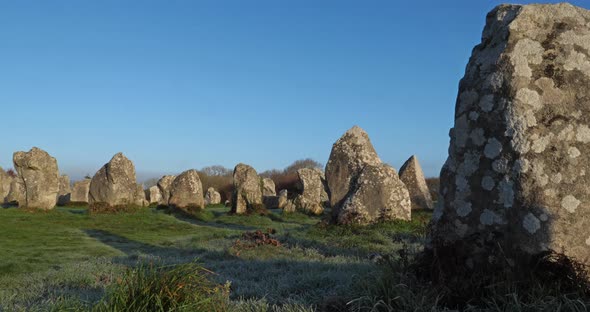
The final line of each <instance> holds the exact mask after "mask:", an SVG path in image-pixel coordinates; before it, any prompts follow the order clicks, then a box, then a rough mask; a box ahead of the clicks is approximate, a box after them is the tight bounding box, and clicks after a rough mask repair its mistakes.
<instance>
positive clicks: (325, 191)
mask: <svg viewBox="0 0 590 312" xmlns="http://www.w3.org/2000/svg"><path fill="white" fill-rule="evenodd" d="M314 170H316V171H317V172H318V174H319V175H320V179H321V181H322V186H323V187H322V194H321V196H320V198H321V200H322V203H323V205H324V206H327V207H329V206H330V195H329V194H328V192H329V189H328V181H326V175H325V174H324V171H323V170H320V169H317V168H315V169H314Z"/></svg>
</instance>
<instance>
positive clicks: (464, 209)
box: [455, 200, 473, 218]
mask: <svg viewBox="0 0 590 312" xmlns="http://www.w3.org/2000/svg"><path fill="white" fill-rule="evenodd" d="M472 210H473V209H472V208H471V203H468V202H466V201H464V200H455V211H456V212H457V215H458V216H459V217H462V218H465V217H467V216H468V215H469V214H470V213H471V211H472Z"/></svg>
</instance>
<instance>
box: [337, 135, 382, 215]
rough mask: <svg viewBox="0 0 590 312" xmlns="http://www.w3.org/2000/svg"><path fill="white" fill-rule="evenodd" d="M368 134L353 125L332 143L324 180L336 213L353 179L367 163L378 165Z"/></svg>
mask: <svg viewBox="0 0 590 312" xmlns="http://www.w3.org/2000/svg"><path fill="white" fill-rule="evenodd" d="M379 164H381V159H380V158H379V156H377V152H375V148H373V144H371V140H370V139H369V135H368V134H367V133H366V132H365V131H364V130H363V129H361V128H360V127H358V126H354V127H352V128H351V129H350V130H348V131H346V133H345V134H344V135H343V136H342V137H341V138H340V139H338V141H336V143H334V145H333V146H332V152H331V153H330V159H329V160H328V163H327V164H326V180H327V181H328V188H329V189H330V206H332V207H334V212H335V213H336V214H337V213H338V210H339V208H340V207H341V206H342V204H343V203H344V201H345V200H346V197H347V195H348V194H349V192H350V189H351V188H352V187H353V186H354V181H355V180H356V179H357V178H358V176H359V175H360V174H361V171H362V170H363V168H364V167H365V166H367V165H379Z"/></svg>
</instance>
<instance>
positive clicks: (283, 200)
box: [277, 190, 289, 209]
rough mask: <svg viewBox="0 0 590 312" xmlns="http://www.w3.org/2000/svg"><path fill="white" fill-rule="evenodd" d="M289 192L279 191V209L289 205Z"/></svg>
mask: <svg viewBox="0 0 590 312" xmlns="http://www.w3.org/2000/svg"><path fill="white" fill-rule="evenodd" d="M288 195H289V192H288V191H287V190H281V191H280V192H279V199H278V201H279V202H278V205H277V208H279V209H284V208H285V206H286V205H287V200H289V198H288Z"/></svg>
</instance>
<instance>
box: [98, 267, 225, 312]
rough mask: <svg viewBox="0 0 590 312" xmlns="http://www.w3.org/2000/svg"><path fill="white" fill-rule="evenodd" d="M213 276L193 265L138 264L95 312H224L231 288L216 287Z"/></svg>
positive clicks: (116, 285)
mask: <svg viewBox="0 0 590 312" xmlns="http://www.w3.org/2000/svg"><path fill="white" fill-rule="evenodd" d="M212 274H213V273H212V272H211V271H209V270H207V269H205V268H203V267H202V266H200V265H198V264H196V263H186V264H180V265H176V266H161V265H156V264H153V263H150V264H141V265H139V266H138V267H137V268H134V269H129V270H128V271H127V272H126V273H125V275H123V277H121V278H120V279H119V280H118V281H117V282H116V283H115V284H114V286H113V287H112V289H110V290H109V291H108V293H107V296H106V297H105V299H104V300H102V301H101V302H100V303H98V304H97V305H96V306H95V308H94V310H95V311H97V312H102V311H105V312H107V311H158V312H160V311H161V312H165V311H212V312H214V311H227V301H228V295H229V287H230V285H229V284H225V285H218V284H215V283H214V282H212V281H211V280H210V279H209V276H211V275H212Z"/></svg>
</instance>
